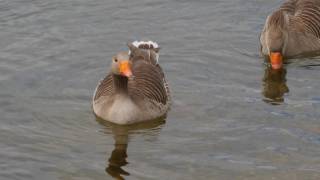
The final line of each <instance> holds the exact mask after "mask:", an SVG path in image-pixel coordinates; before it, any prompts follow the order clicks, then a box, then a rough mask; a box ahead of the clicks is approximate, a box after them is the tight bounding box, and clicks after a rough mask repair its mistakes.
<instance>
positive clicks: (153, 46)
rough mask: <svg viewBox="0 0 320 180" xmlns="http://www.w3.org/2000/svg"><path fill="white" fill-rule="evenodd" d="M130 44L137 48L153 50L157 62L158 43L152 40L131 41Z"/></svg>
mask: <svg viewBox="0 0 320 180" xmlns="http://www.w3.org/2000/svg"><path fill="white" fill-rule="evenodd" d="M132 44H133V45H134V46H135V47H137V48H139V49H145V50H153V51H154V52H155V53H156V55H157V57H156V60H157V62H158V61H159V50H160V48H159V45H158V43H156V42H154V41H133V42H132ZM129 54H130V51H129Z"/></svg>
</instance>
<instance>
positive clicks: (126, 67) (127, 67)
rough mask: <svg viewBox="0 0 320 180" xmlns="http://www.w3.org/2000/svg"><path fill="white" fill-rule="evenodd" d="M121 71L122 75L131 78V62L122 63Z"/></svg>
mask: <svg viewBox="0 0 320 180" xmlns="http://www.w3.org/2000/svg"><path fill="white" fill-rule="evenodd" d="M119 71H120V74H121V75H123V76H126V77H131V76H132V71H131V64H130V63H129V61H122V62H120V65H119Z"/></svg>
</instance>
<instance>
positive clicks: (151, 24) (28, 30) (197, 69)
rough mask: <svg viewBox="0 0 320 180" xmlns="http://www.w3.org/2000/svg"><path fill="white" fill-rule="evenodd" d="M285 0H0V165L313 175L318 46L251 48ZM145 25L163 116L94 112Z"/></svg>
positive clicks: (30, 170)
mask: <svg viewBox="0 0 320 180" xmlns="http://www.w3.org/2000/svg"><path fill="white" fill-rule="evenodd" d="M280 4H281V1H280V0H268V1H266V0H223V1H218V0H212V1H209V0H197V1H195V0H194V1H192V0H170V1H169V0H155V1H149V0H142V1H128V0H109V1H106V0H68V1H63V0H2V1H0V39H1V41H0V89H1V90H0V114H1V120H0V149H1V150H0V157H1V158H0V179H4V180H7V179H8V180H13V179H24V180H28V179H30V180H34V179H35V180H37V179H39V180H42V179H48V180H50V179H62V180H70V179H72V180H84V179H112V177H117V178H120V176H121V177H123V178H127V179H139V180H140V179H184V180H188V179H190V180H192V179H217V180H218V179H230V180H231V179H232V180H237V179H239V180H242V179H249V180H251V179H262V180H263V179H266V180H269V179H281V180H285V179H288V180H291V179H320V91H319V89H320V78H319V77H320V76H319V73H320V67H319V66H315V65H317V64H320V59H319V58H312V59H304V60H301V59H299V60H292V61H291V63H290V64H288V65H287V66H286V69H284V70H283V71H281V72H272V71H271V70H270V69H268V67H267V66H266V65H264V63H263V58H261V57H260V55H259V43H258V36H259V32H260V30H261V28H262V26H263V23H264V20H265V17H266V15H267V14H268V13H270V12H271V11H272V9H274V8H276V7H277V6H279V5H280ZM144 38H150V39H153V40H155V41H157V42H158V43H159V45H160V46H161V47H162V49H161V52H160V54H161V55H160V63H161V65H162V67H163V69H164V70H165V72H166V75H167V79H168V81H169V84H170V86H171V91H172V96H173V99H174V102H173V106H172V108H171V111H170V112H169V114H168V116H167V118H166V121H165V123H164V122H163V121H162V120H161V121H160V122H159V121H157V122H154V123H151V125H150V124H148V125H142V126H141V125H137V126H130V127H119V126H114V125H111V124H108V123H101V122H100V121H97V120H96V118H95V116H94V115H93V114H92V110H91V98H92V94H93V91H94V88H95V86H96V84H97V82H98V81H99V79H101V78H102V77H103V76H104V75H105V74H106V73H107V71H108V65H109V62H110V60H111V57H112V56H113V55H114V54H115V53H116V52H118V51H121V50H126V49H127V48H126V46H125V44H126V42H128V41H133V40H136V39H144Z"/></svg>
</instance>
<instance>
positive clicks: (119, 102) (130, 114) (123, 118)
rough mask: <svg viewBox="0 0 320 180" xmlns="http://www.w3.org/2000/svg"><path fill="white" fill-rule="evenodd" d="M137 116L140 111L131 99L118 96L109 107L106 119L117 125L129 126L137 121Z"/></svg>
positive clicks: (139, 114)
mask: <svg viewBox="0 0 320 180" xmlns="http://www.w3.org/2000/svg"><path fill="white" fill-rule="evenodd" d="M139 116H141V110H140V108H139V107H138V106H137V105H136V104H135V103H134V102H133V101H132V99H131V98H129V97H127V96H123V95H119V96H117V97H116V98H115V100H114V102H113V103H112V105H111V106H110V108H109V110H108V113H107V118H106V119H108V120H110V121H112V122H114V123H118V124H130V123H134V121H136V120H137V119H139V118H138V117H139Z"/></svg>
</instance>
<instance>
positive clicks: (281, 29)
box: [266, 11, 289, 69]
mask: <svg viewBox="0 0 320 180" xmlns="http://www.w3.org/2000/svg"><path fill="white" fill-rule="evenodd" d="M288 18H289V17H288V16H287V15H285V14H283V12H282V11H276V12H274V13H273V14H271V15H270V16H269V17H268V18H267V38H266V39H267V47H268V51H269V58H270V63H271V66H272V68H273V69H281V67H282V65H283V56H284V54H285V50H286V46H287V41H288V29H287V28H288V23H289V19H288Z"/></svg>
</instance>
